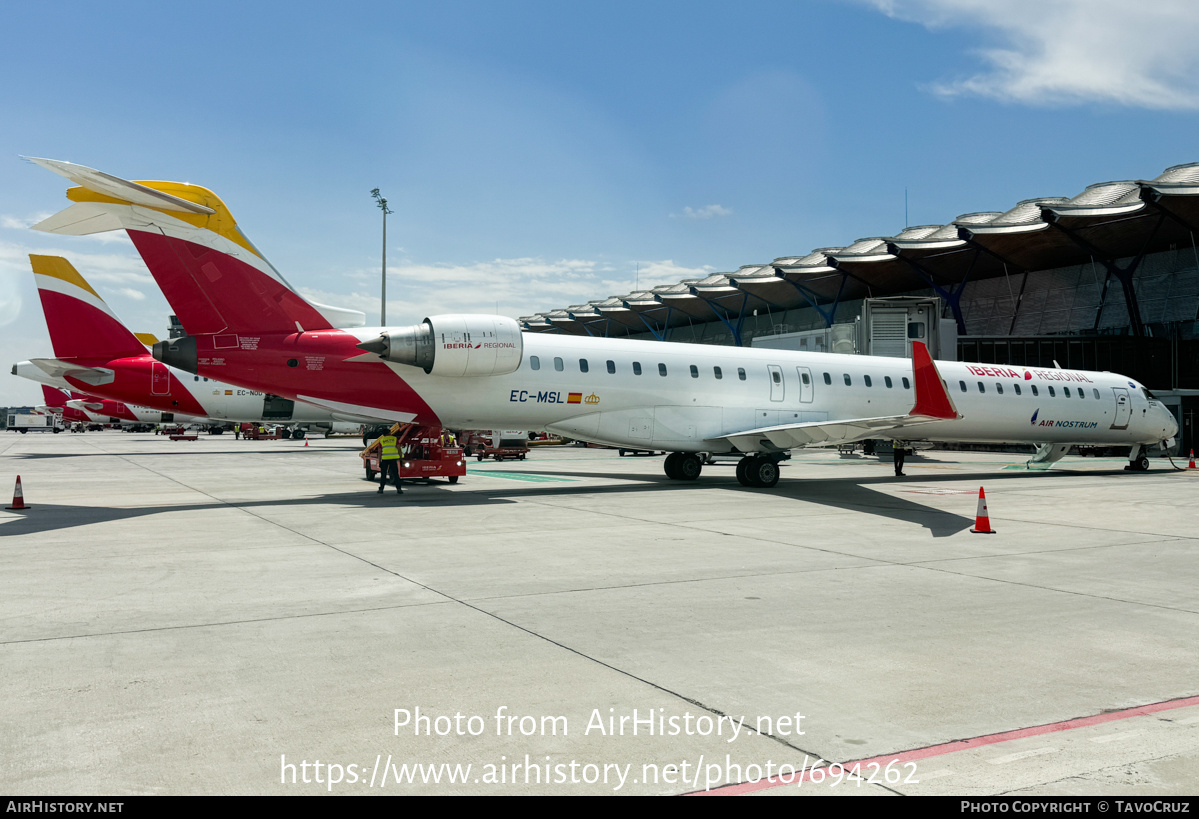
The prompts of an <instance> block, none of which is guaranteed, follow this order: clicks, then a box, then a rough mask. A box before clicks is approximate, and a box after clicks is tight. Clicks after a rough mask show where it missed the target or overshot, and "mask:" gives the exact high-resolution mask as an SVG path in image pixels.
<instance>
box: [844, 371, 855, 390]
mask: <svg viewBox="0 0 1199 819" xmlns="http://www.w3.org/2000/svg"><path fill="white" fill-rule="evenodd" d="M844 375H845V386H847V387H852V386H853V379H852V378H850V377H849V373H844Z"/></svg>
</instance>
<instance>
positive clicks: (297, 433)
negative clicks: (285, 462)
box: [291, 429, 306, 441]
mask: <svg viewBox="0 0 1199 819" xmlns="http://www.w3.org/2000/svg"><path fill="white" fill-rule="evenodd" d="M305 435H306V433H305V432H304V430H302V429H293V430H292V431H291V439H292V440H293V441H303V440H304V436H305Z"/></svg>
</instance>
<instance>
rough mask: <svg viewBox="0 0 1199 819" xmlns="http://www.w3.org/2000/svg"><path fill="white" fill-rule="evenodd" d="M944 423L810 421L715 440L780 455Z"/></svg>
mask: <svg viewBox="0 0 1199 819" xmlns="http://www.w3.org/2000/svg"><path fill="white" fill-rule="evenodd" d="M943 420H945V419H944V418H930V417H928V416H927V415H889V416H882V417H879V418H850V419H845V420H837V421H808V422H805V423H802V424H782V425H780V426H776V427H761V428H759V429H747V430H745V431H744V432H737V433H734V434H732V435H724V436H721V437H720V438H717V439H715V440H721V441H728V442H729V443H731V444H732V445H733V446H735V447H737V449H739V450H740V451H742V452H754V451H758V450H763V449H765V450H769V451H775V452H778V451H782V450H786V449H796V448H798V447H803V446H833V445H836V444H844V443H849V442H850V441H860V440H862V439H863V438H875V437H878V436H879V434H880V433H884V432H890V431H892V430H896V429H905V428H907V427H912V426H917V425H919V424H931V423H932V422H934V421H943Z"/></svg>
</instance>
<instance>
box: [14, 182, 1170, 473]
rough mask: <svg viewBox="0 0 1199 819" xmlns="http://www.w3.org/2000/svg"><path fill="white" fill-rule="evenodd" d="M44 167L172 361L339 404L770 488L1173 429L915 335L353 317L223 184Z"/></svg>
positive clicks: (1165, 415) (163, 357) (72, 223)
mask: <svg viewBox="0 0 1199 819" xmlns="http://www.w3.org/2000/svg"><path fill="white" fill-rule="evenodd" d="M32 161H33V162H35V163H37V164H38V165H41V166H43V167H45V168H48V169H49V170H52V171H54V172H55V173H58V174H60V175H62V176H64V177H66V178H67V179H69V180H71V181H72V182H74V183H75V185H76V186H77V187H72V188H70V189H68V190H67V198H68V199H69V200H70V201H71V202H72V204H71V205H70V206H69V207H68V208H67V209H66V210H64V211H61V212H60V213H58V214H56V215H54V216H51V217H49V218H48V219H46V220H44V221H42V222H41V223H39V224H38V225H35V226H34V227H35V228H37V229H39V230H44V231H48V232H51V233H57V234H69V235H84V234H90V233H97V232H101V231H108V230H121V229H123V230H125V231H127V232H128V234H129V237H130V238H131V239H132V240H133V244H134V246H135V247H136V248H137V250H138V252H139V253H140V254H141V256H142V259H143V260H144V261H145V263H146V266H147V267H148V268H149V270H150V273H151V274H152V275H153V276H154V279H155V280H156V281H157V283H158V285H159V287H161V288H162V291H163V293H164V295H165V296H166V298H167V301H168V302H169V303H170V305H171V307H172V308H173V309H174V310H175V312H176V314H177V315H178V316H179V319H180V321H181V322H182V323H183V326H184V327H185V328H186V329H187V332H188V335H187V336H186V337H184V338H178V339H172V340H170V341H162V342H159V343H158V344H156V345H154V357H155V358H156V359H158V360H159V361H163V362H165V363H167V364H170V365H171V366H173V367H177V368H179V369H182V370H185V371H187V372H189V373H197V374H200V375H203V376H206V377H209V378H217V379H220V380H222V381H229V382H232V383H236V384H240V385H244V386H246V387H249V388H252V389H256V390H261V391H263V392H269V393H272V394H276V395H285V396H287V397H289V398H294V399H296V400H300V401H305V402H308V403H311V404H316V405H318V406H323V407H327V408H328V409H329V410H331V411H335V412H342V413H346V414H353V415H358V416H370V417H380V418H391V419H394V420H397V421H416V422H419V423H422V424H436V425H441V426H446V427H451V428H464V429H470V428H476V427H488V428H491V427H513V428H521V429H545V430H548V431H551V432H556V433H560V434H563V435H568V436H570V437H572V438H579V439H582V440H586V441H593V442H597V443H601V444H609V445H612V446H618V447H629V448H654V449H663V450H667V451H669V452H671V455H670V456H668V457H667V459H666V464H665V466H666V473H667V475H669V476H670V477H671V478H676V479H679V480H693V479H695V478H697V477H698V476H699V474H700V471H701V469H702V465H703V462H704V461H703V457H702V456H703V455H704V454H713V455H717V454H732V455H736V454H739V455H741V456H742V457H741V460H740V461H739V462H738V466H737V477H738V479H739V480H740V481H741V483H742V484H744V485H747V486H773V485H774V484H775V483H776V482H777V481H778V475H779V469H778V465H779V462H780V461H781V460H783V459H785V458H786V457H787V455H788V453H789V451H790V450H792V449H794V448H797V447H804V446H821V445H830V444H839V443H843V442H849V441H855V440H861V439H864V438H891V439H895V440H898V441H961V442H970V441H973V442H1004V443H1031V444H1037V445H1040V446H1041V451H1040V456H1041V459H1042V460H1047V461H1049V460H1055V459H1056V458H1058V457H1061V455H1062V454H1064V453H1065V451H1066V450H1067V449H1068V448H1069V446H1070V445H1072V444H1092V443H1093V444H1104V445H1119V444H1124V445H1131V447H1132V454H1131V456H1130V457H1131V463H1132V465H1133V467H1134V468H1139V469H1147V468H1148V459H1147V458H1146V457H1145V455H1144V453H1145V450H1146V448H1147V447H1148V446H1150V445H1153V444H1159V443H1169V441H1170V439H1172V438H1173V436H1174V435H1175V433H1176V432H1177V424H1176V423H1175V420H1174V417H1173V416H1172V415H1171V414H1170V412H1169V411H1168V410H1167V409H1166V407H1165V406H1163V405H1162V404H1161V403H1160V402H1159V401H1157V400H1155V399H1154V397H1153V396H1152V395H1151V394H1150V393H1149V392H1148V390H1146V389H1145V388H1144V387H1142V386H1141V385H1140V384H1138V383H1136V382H1135V381H1132V380H1131V379H1129V378H1126V377H1124V376H1122V375H1117V374H1114V373H1106V372H1083V371H1078V370H1062V369H1053V370H1043V369H1028V368H1023V367H996V366H989V365H987V366H984V365H980V364H967V363H962V362H947V361H942V362H935V363H934V362H933V361H932V359H931V358H930V356H929V354H928V351H927V350H926V349H925V347H924V345H923V344H921V343H919V342H914V343H913V345H912V346H913V350H912V353H913V357H912V359H911V360H910V361H909V360H908V359H903V358H882V357H875V356H855V355H834V354H829V353H802V352H787V351H781V350H770V349H747V348H739V347H714V346H708V345H695V344H677V343H669V342H658V341H637V340H629V339H604V338H590V337H577V336H565V335H550V334H538V333H524V332H521V330H520V328H519V325H518V324H517V323H516V321H514V320H513V319H510V318H505V317H502V316H491V315H443V316H431V317H428V318H426V319H425V320H424V321H423V322H421V323H419V324H415V325H412V326H409V327H373V328H369V327H355V328H352V329H337V326H338V324H339V322H341V319H342V313H341V311H339V310H337V309H336V308H329V307H325V306H323V305H318V304H314V303H311V302H309V301H308V300H306V299H304V298H303V297H302V296H301V295H300V294H299V293H298V292H296V290H295V289H294V288H292V287H291V285H289V284H288V282H287V280H286V279H284V278H283V276H282V275H281V274H280V273H279V272H278V271H277V270H275V268H274V267H273V266H272V265H271V264H270V263H269V262H268V261H267V260H266V258H265V257H264V256H263V255H262V254H261V253H260V252H259V251H258V249H257V248H255V247H254V245H253V244H251V243H250V241H249V240H248V239H246V237H245V236H244V235H243V234H242V232H241V230H240V228H239V227H238V226H237V223H236V222H235V221H234V219H233V216H232V215H231V214H230V212H229V210H228V208H227V207H226V206H225V204H224V203H223V202H222V201H221V200H220V199H219V198H218V197H217V196H216V195H215V194H213V193H212V192H211V191H209V190H207V189H205V188H201V187H198V186H195V185H190V184H183V183H177V182H153V181H144V182H130V181H126V180H124V179H120V178H118V177H115V176H111V175H109V174H105V173H102V172H100V171H96V170H93V169H91V168H85V167H83V166H80V165H74V164H71V163H66V162H60V161H55V160H46V159H34V160H32ZM342 323H344V322H342Z"/></svg>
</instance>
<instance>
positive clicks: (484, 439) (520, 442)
mask: <svg viewBox="0 0 1199 819" xmlns="http://www.w3.org/2000/svg"><path fill="white" fill-rule="evenodd" d="M462 446H463V448H464V449H465V451H466V455H467V457H470V456H471V455H474V457H475V458H476V459H477V460H480V461H482V460H484V459H486V458H495V459H496V460H497V461H503V460H509V461H523V460H524V459H525V457H526V456H527V455H528V454H529V437H528V435H527V434H526V433H525V431H524V430H498V429H470V430H464V431H463V433H462Z"/></svg>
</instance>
